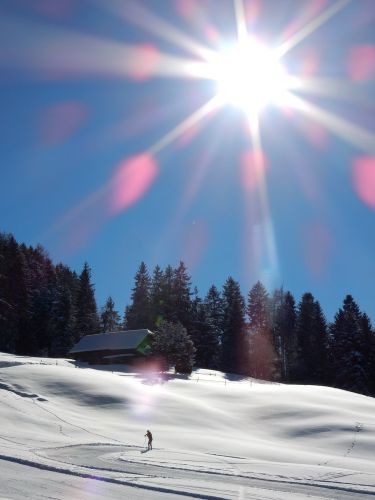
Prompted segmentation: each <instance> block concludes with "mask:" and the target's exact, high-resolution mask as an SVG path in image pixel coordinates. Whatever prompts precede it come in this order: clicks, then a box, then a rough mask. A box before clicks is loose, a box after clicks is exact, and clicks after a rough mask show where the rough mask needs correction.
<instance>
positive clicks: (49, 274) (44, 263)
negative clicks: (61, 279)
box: [25, 245, 56, 355]
mask: <svg viewBox="0 0 375 500" xmlns="http://www.w3.org/2000/svg"><path fill="white" fill-rule="evenodd" d="M25 258H26V261H27V282H28V287H29V290H30V302H31V303H30V311H31V318H30V331H31V332H32V335H33V337H34V338H35V339H36V342H35V352H34V354H42V355H48V352H49V348H50V342H51V331H50V320H51V315H52V304H53V300H54V293H55V289H56V272H55V268H54V266H53V264H52V262H51V260H50V258H49V257H48V254H47V252H46V251H45V250H44V248H43V247H42V246H40V245H38V246H37V247H36V248H35V249H34V248H32V247H29V248H27V249H25Z"/></svg>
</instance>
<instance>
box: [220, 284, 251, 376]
mask: <svg viewBox="0 0 375 500" xmlns="http://www.w3.org/2000/svg"><path fill="white" fill-rule="evenodd" d="M222 297H223V341H222V361H221V367H222V370H224V371H227V372H232V373H239V374H247V373H248V372H249V362H248V351H249V345H248V339H247V335H246V330H245V303H244V299H243V296H242V294H241V290H240V286H239V284H238V283H237V282H236V281H235V280H234V279H233V278H232V277H229V278H228V279H227V280H226V282H225V284H224V287H223V295H222Z"/></svg>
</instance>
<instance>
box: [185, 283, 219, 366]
mask: <svg viewBox="0 0 375 500" xmlns="http://www.w3.org/2000/svg"><path fill="white" fill-rule="evenodd" d="M194 296H195V298H194V300H193V301H192V305H191V333H190V336H191V339H192V340H193V342H194V346H195V348H196V355H195V359H196V366H199V367H201V368H211V369H217V368H218V366H219V362H220V358H219V355H220V335H219V332H218V330H217V329H216V328H215V325H214V323H213V321H212V319H211V318H210V317H209V315H208V312H207V308H206V305H205V304H204V303H203V302H202V300H201V299H200V297H199V296H198V291H197V289H195V290H194Z"/></svg>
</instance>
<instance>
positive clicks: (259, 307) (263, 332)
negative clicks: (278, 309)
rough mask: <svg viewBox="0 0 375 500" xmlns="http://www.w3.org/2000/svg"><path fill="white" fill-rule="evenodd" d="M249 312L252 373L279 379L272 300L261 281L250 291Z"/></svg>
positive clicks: (270, 378)
mask: <svg viewBox="0 0 375 500" xmlns="http://www.w3.org/2000/svg"><path fill="white" fill-rule="evenodd" d="M247 313H248V316H249V320H250V321H249V328H250V373H251V375H252V376H253V377H256V378H260V379H265V380H275V379H278V378H279V366H278V358H277V353H276V349H275V345H274V339H273V336H272V329H271V321H270V300H269V296H268V293H267V290H266V289H265V287H264V286H263V285H262V283H260V281H258V282H257V283H256V284H255V285H254V286H253V288H252V289H251V290H250V292H249V295H248V302H247Z"/></svg>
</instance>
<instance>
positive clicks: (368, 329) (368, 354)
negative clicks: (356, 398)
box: [360, 313, 375, 395]
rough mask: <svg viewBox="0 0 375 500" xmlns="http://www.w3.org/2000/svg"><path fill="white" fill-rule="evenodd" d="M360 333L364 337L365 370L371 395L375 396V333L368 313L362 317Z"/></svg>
mask: <svg viewBox="0 0 375 500" xmlns="http://www.w3.org/2000/svg"><path fill="white" fill-rule="evenodd" d="M360 331H361V336H363V346H364V358H365V359H364V369H365V372H366V379H367V381H368V390H369V393H370V394H372V395H374V394H375V332H374V331H373V329H372V325H371V321H370V318H369V317H368V316H367V314H366V313H363V314H362V315H361V319H360Z"/></svg>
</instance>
